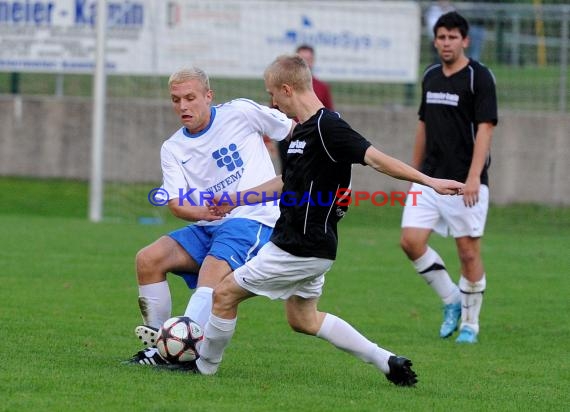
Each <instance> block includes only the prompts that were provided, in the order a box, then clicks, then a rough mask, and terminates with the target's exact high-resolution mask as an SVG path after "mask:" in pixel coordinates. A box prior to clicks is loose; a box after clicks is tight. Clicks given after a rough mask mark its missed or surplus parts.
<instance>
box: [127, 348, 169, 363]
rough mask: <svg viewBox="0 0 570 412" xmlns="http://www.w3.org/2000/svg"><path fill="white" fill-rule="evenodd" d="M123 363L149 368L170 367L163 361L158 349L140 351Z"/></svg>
mask: <svg viewBox="0 0 570 412" xmlns="http://www.w3.org/2000/svg"><path fill="white" fill-rule="evenodd" d="M123 363H126V364H133V365H149V366H159V365H168V362H167V361H165V360H164V359H162V357H161V356H160V354H159V353H158V349H156V348H146V349H143V350H141V351H138V352H137V353H135V354H134V355H133V356H132V357H131V358H130V359H127V360H126V361H124V362H123Z"/></svg>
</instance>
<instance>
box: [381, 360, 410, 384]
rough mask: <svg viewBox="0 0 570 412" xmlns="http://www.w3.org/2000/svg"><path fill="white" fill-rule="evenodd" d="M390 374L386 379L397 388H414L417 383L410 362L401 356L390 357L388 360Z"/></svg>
mask: <svg viewBox="0 0 570 412" xmlns="http://www.w3.org/2000/svg"><path fill="white" fill-rule="evenodd" d="M388 366H389V367H390V373H388V374H387V375H386V379H388V380H389V381H390V382H392V383H393V384H394V385H397V386H415V385H416V383H417V382H418V378H417V375H416V373H415V372H414V371H413V370H412V361H411V360H409V359H407V358H404V357H403V356H390V358H389V359H388Z"/></svg>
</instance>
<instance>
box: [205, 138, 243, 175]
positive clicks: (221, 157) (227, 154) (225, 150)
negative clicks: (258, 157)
mask: <svg viewBox="0 0 570 412" xmlns="http://www.w3.org/2000/svg"><path fill="white" fill-rule="evenodd" d="M212 157H213V158H214V159H215V160H216V164H217V165H218V167H219V168H220V169H222V168H223V167H227V169H228V171H229V172H233V171H234V170H235V169H236V168H238V167H241V166H243V160H241V157H240V155H239V152H238V151H237V145H235V144H233V143H232V144H230V145H229V146H228V147H222V148H221V149H218V150H216V151H215V152H214V153H212Z"/></svg>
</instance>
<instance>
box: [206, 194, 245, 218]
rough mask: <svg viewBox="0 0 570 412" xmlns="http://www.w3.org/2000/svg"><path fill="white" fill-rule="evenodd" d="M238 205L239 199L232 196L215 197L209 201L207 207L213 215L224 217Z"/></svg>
mask: <svg viewBox="0 0 570 412" xmlns="http://www.w3.org/2000/svg"><path fill="white" fill-rule="evenodd" d="M237 206H238V204H237V200H235V199H233V198H232V197H231V196H230V198H228V197H225V198H224V199H220V198H219V197H215V198H214V199H212V200H211V201H210V202H208V205H207V208H208V211H209V212H210V213H211V214H212V215H214V216H219V217H220V218H222V217H224V216H226V215H227V214H228V213H230V212H231V211H232V210H234V209H235V208H236V207H237Z"/></svg>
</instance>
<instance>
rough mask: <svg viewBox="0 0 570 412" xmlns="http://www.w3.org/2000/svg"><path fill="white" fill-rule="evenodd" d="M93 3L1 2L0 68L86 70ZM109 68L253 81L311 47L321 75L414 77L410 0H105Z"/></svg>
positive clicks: (415, 14)
mask: <svg viewBox="0 0 570 412" xmlns="http://www.w3.org/2000/svg"><path fill="white" fill-rule="evenodd" d="M96 3H97V2H96V0H46V1H39V0H37V1H34V0H21V1H2V0H0V71H22V72H33V71H37V72H61V73H91V72H92V71H93V69H94V65H95V27H96V25H95V19H96ZM107 7H108V21H107V27H108V29H107V47H106V62H107V64H106V68H107V73H109V74H135V75H136V74H141V75H142V74H145V75H157V74H158V75H168V74H170V73H171V72H172V71H174V70H176V69H178V68H180V67H183V66H189V65H196V66H199V67H202V68H203V69H205V70H206V71H207V72H208V73H209V74H210V76H212V77H214V76H219V77H239V78H259V77H260V76H261V75H262V73H263V70H264V68H265V67H266V66H267V64H269V63H270V62H271V61H272V60H273V59H274V58H275V57H276V56H278V55H280V54H283V53H292V52H294V50H295V48H296V47H297V46H298V45H300V44H303V43H306V44H310V45H312V46H313V47H315V50H316V52H317V65H316V67H315V71H316V73H317V74H318V75H319V77H321V78H322V79H325V80H349V81H382V82H414V81H415V80H416V79H417V74H418V64H419V45H420V30H421V16H420V8H419V5H418V3H417V2H413V1H409V2H408V1H355V0H353V1H334V0H330V1H308V0H304V1H300V0H289V1H274V0H267V1H262V0H209V1H208V0H173V1H162V0H138V1H133V0H124V1H122V0H115V1H107Z"/></svg>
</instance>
